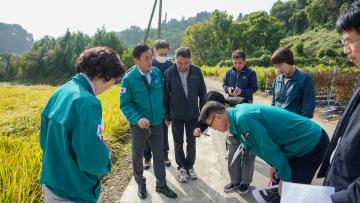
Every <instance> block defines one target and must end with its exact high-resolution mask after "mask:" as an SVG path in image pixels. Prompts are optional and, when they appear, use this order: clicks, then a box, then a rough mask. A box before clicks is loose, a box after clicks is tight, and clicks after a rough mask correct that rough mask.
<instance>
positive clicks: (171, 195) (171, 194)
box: [156, 185, 177, 199]
mask: <svg viewBox="0 0 360 203" xmlns="http://www.w3.org/2000/svg"><path fill="white" fill-rule="evenodd" d="M156 192H158V193H163V194H164V195H165V196H166V197H169V198H174V199H175V198H176V197H177V194H176V193H175V192H174V191H172V190H171V189H170V188H169V187H168V186H167V185H166V186H164V187H156Z"/></svg>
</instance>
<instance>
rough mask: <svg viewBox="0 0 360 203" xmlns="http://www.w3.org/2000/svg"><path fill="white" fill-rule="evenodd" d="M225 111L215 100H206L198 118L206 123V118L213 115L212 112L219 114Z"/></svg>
mask: <svg viewBox="0 0 360 203" xmlns="http://www.w3.org/2000/svg"><path fill="white" fill-rule="evenodd" d="M225 111H226V109H225V106H224V105H223V104H221V103H220V102H217V101H208V102H206V103H205V105H204V106H203V108H202V109H201V112H200V120H201V122H202V123H206V120H207V119H209V118H211V117H213V116H214V114H217V113H218V114H221V113H224V112H225Z"/></svg>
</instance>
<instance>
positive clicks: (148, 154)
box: [144, 121, 169, 160]
mask: <svg viewBox="0 0 360 203" xmlns="http://www.w3.org/2000/svg"><path fill="white" fill-rule="evenodd" d="M163 136H164V139H163V144H164V145H163V148H164V155H165V156H167V154H168V152H169V140H168V127H167V125H166V124H165V121H163ZM151 157H152V155H151V147H150V144H149V142H146V144H145V149H144V158H145V160H150V159H151Z"/></svg>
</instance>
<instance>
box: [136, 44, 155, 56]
mask: <svg viewBox="0 0 360 203" xmlns="http://www.w3.org/2000/svg"><path fill="white" fill-rule="evenodd" d="M149 50H151V49H150V47H149V45H147V44H145V43H141V44H137V45H136V46H135V47H134V50H133V57H134V58H136V59H139V58H140V56H141V54H142V53H144V52H147V51H149Z"/></svg>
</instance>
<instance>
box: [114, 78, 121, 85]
mask: <svg viewBox="0 0 360 203" xmlns="http://www.w3.org/2000/svg"><path fill="white" fill-rule="evenodd" d="M121 79H122V78H121V77H118V78H114V84H118V83H120V81H121Z"/></svg>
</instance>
